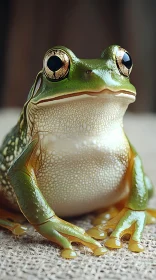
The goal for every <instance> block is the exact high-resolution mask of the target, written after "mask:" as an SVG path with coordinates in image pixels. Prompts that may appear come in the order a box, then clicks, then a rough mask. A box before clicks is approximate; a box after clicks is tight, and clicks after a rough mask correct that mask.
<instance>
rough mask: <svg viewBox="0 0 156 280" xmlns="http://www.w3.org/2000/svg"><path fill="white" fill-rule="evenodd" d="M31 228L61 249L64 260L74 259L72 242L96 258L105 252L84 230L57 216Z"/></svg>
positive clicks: (74, 253)
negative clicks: (81, 246)
mask: <svg viewBox="0 0 156 280" xmlns="http://www.w3.org/2000/svg"><path fill="white" fill-rule="evenodd" d="M33 226H34V227H35V229H36V230H37V231H38V232H39V233H40V234H42V235H43V236H44V237H45V238H47V239H48V240H50V241H53V242H55V243H57V244H59V245H60V246H61V247H63V250H62V254H61V255H62V257H64V258H67V259H70V258H75V257H76V252H75V251H74V250H73V248H72V245H71V243H72V242H78V243H81V244H83V245H85V246H87V247H89V248H90V249H91V250H92V251H93V253H94V255H96V256H100V255H103V254H105V253H106V252H107V249H106V248H105V247H104V246H103V247H102V246H101V244H100V243H99V242H97V241H96V240H94V239H93V238H91V237H90V236H89V235H88V234H87V233H86V232H85V230H83V229H82V228H80V227H77V226H75V225H72V224H70V223H68V222H66V221H64V220H62V219H60V218H58V217H57V216H53V217H52V218H50V219H48V220H47V221H46V222H45V223H43V224H40V225H33Z"/></svg>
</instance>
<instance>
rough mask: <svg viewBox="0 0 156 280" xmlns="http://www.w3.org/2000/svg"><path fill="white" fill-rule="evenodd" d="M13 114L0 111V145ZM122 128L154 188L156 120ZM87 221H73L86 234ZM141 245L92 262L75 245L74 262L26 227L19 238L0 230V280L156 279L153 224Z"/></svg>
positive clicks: (130, 119)
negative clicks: (139, 248)
mask: <svg viewBox="0 0 156 280" xmlns="http://www.w3.org/2000/svg"><path fill="white" fill-rule="evenodd" d="M17 115H18V111H12V110H8V111H0V142H1V141H2V138H3V136H4V135H5V134H6V133H7V132H8V130H9V128H10V127H11V126H12V125H13V124H14V123H15V121H16V119H17ZM125 127H126V130H127V133H128V135H130V139H131V142H132V143H133V144H134V145H135V147H136V148H137V150H138V151H139V153H140V155H141V156H142V159H143V161H144V166H145V170H146V172H147V173H148V175H150V177H151V179H152V180H153V182H154V184H155V186H156V164H155V163H156V147H155V145H156V144H155V141H156V116H154V115H139V116H136V115H127V117H126V118H125ZM151 205H152V206H154V205H155V207H156V199H152V201H151ZM90 218H91V216H84V217H81V218H79V219H76V220H75V221H74V222H75V223H76V224H77V225H79V226H82V227H84V228H85V229H87V228H89V227H90V222H89V221H90ZM142 242H143V245H144V246H145V252H143V253H140V254H135V253H131V252H129V251H128V250H127V244H125V245H124V247H123V249H120V250H117V251H115V250H114V251H109V252H108V253H107V255H105V256H102V257H98V258H97V257H94V256H92V255H91V254H90V252H89V250H88V249H86V248H84V247H83V246H80V247H79V249H80V248H81V250H78V249H77V253H78V257H77V258H76V259H74V260H70V261H68V260H63V259H61V258H60V256H59V253H60V250H59V247H57V246H56V245H53V244H51V243H50V242H49V241H47V240H45V239H44V238H42V236H40V235H39V234H38V233H35V232H34V230H33V229H32V228H29V235H26V236H24V237H21V238H19V239H18V238H15V237H14V236H12V235H11V234H10V233H9V232H8V231H6V230H2V229H0V280H1V279H4V280H13V279H15V280H16V279H17V280H18V279H22V280H29V279H30V280H37V279H45V280H46V279H48V280H51V279H54V280H55V279H67V280H68V279H77V280H78V279H90V280H92V279H112V280H117V279H119V280H120V279H121V280H122V279H125V280H130V279H134V280H135V279H146V280H147V279H151V280H153V279H155V278H156V225H152V226H147V227H146V229H145V230H144V234H143V239H142ZM76 248H78V247H76Z"/></svg>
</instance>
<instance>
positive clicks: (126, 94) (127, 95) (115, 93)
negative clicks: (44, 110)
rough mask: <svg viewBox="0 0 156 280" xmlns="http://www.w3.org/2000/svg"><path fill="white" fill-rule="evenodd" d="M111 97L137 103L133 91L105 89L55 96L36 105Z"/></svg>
mask: <svg viewBox="0 0 156 280" xmlns="http://www.w3.org/2000/svg"><path fill="white" fill-rule="evenodd" d="M82 96H84V97H86V96H88V97H98V96H99V97H102V98H105V97H109V96H112V97H113V96H115V97H121V98H124V99H127V100H128V101H129V103H132V102H134V101H135V98H136V93H135V92H132V91H126V90H120V91H111V90H109V89H104V90H101V91H98V92H89V91H84V92H76V93H69V94H64V95H55V96H54V97H51V98H45V99H41V100H40V101H38V102H35V104H36V105H38V104H41V103H47V102H51V101H57V100H62V99H66V98H72V97H82Z"/></svg>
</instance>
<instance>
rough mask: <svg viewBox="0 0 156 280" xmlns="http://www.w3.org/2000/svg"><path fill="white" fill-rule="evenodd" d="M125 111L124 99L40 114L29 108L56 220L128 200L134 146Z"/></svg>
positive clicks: (41, 180) (62, 105)
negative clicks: (126, 128)
mask: <svg viewBox="0 0 156 280" xmlns="http://www.w3.org/2000/svg"><path fill="white" fill-rule="evenodd" d="M44 106H45V105H44ZM126 107H127V103H126V102H125V101H122V100H121V99H120V97H119V98H118V99H117V100H115V98H114V97H112V96H109V95H108V96H106V94H105V97H104V96H102V95H101V96H97V97H91V96H89V95H88V96H87V95H86V96H83V97H82V96H81V97H73V98H68V99H66V100H64V101H62V102H60V100H59V102H55V104H53V106H50V104H49V105H47V107H42V106H40V107H38V109H37V107H36V108H35V107H34V106H33V107H32V105H31V104H30V105H28V114H29V117H30V118H31V119H32V120H33V122H32V125H31V126H30V127H29V131H31V133H32V137H33V136H34V137H35V135H36V134H38V137H39V145H38V148H37V149H36V153H35V157H36V158H37V162H36V168H35V169H36V177H37V182H38V185H39V187H40V189H41V190H42V194H43V195H44V197H45V198H46V200H47V202H48V204H49V205H50V206H51V207H52V209H53V210H54V211H55V212H56V214H57V215H60V216H70V215H79V214H82V213H86V212H89V211H93V210H95V209H98V208H100V207H105V206H108V205H111V204H113V203H116V202H117V201H119V200H121V198H123V197H125V195H127V192H128V189H127V188H126V187H125V185H124V184H123V180H124V177H125V174H126V170H127V168H128V164H129V143H128V141H127V139H126V137H125V134H124V132H123V128H122V115H123V114H124V111H125V109H126ZM112 112H113V113H112ZM49 119H51V120H52V121H51V122H49ZM46 120H48V121H47V122H46ZM43 130H44V131H45V132H43ZM114 135H115V137H114Z"/></svg>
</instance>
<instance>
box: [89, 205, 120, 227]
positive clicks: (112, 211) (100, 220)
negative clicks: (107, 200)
mask: <svg viewBox="0 0 156 280" xmlns="http://www.w3.org/2000/svg"><path fill="white" fill-rule="evenodd" d="M118 213H119V210H118V209H117V208H116V207H111V208H109V209H108V210H107V211H105V212H104V213H101V214H99V215H97V216H96V218H95V219H94V220H93V221H92V224H93V225H94V226H97V225H100V224H105V223H106V222H107V221H109V220H111V219H112V218H114V217H115V216H116V215H117V214H118Z"/></svg>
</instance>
